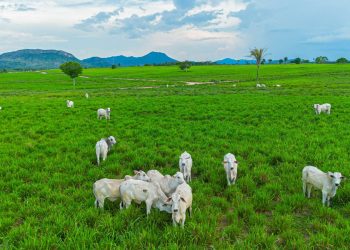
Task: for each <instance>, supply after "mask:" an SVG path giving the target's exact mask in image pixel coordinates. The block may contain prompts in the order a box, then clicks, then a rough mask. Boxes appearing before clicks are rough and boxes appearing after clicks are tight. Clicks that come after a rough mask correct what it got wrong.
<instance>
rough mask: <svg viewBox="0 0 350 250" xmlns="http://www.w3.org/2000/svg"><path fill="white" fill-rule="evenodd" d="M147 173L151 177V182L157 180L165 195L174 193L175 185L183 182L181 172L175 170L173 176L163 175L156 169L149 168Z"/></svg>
mask: <svg viewBox="0 0 350 250" xmlns="http://www.w3.org/2000/svg"><path fill="white" fill-rule="evenodd" d="M147 175H148V176H149V177H150V178H151V181H152V182H157V183H158V184H159V185H160V188H161V189H162V191H163V192H164V193H165V194H166V195H167V196H170V195H171V194H172V193H174V192H175V190H176V188H177V186H179V185H180V184H182V183H184V182H185V180H184V177H183V174H182V173H181V172H176V174H175V175H173V176H170V175H165V176H164V175H162V174H161V173H160V172H159V171H157V170H149V171H148V172H147Z"/></svg>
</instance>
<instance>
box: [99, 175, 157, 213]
mask: <svg viewBox="0 0 350 250" xmlns="http://www.w3.org/2000/svg"><path fill="white" fill-rule="evenodd" d="M134 174H135V175H134V176H126V177H125V179H107V178H103V179H100V180H98V181H96V182H95V183H94V185H93V192H94V195H95V199H96V200H95V207H96V208H100V209H103V207H104V201H105V199H106V198H107V199H108V200H110V201H116V200H117V199H118V198H119V197H120V192H119V186H120V184H121V183H122V182H123V181H125V180H127V179H134V180H141V181H150V178H149V177H148V176H147V174H146V173H145V172H143V171H142V170H140V171H136V170H135V171H134Z"/></svg>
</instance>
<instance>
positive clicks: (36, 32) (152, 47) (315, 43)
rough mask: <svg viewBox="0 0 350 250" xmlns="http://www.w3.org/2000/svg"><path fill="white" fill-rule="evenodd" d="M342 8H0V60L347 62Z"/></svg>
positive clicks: (9, 3) (135, 4)
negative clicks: (54, 53) (57, 54)
mask: <svg viewBox="0 0 350 250" xmlns="http://www.w3.org/2000/svg"><path fill="white" fill-rule="evenodd" d="M349 11H350V1H349V0H332V1H331V0H221V1H220V0H152V1H151V0H147V1H146V0H69V1H68V0H36V1H33V0H0V27H1V28H0V53H4V52H8V51H13V50H19V49H25V48H31V49H33V48H40V49H59V50H64V51H67V52H70V53H72V54H74V55H75V56H76V57H78V58H80V59H84V58H87V57H91V56H99V57H107V56H113V55H126V56H142V55H145V54H147V53H149V52H151V51H159V52H164V53H166V54H167V55H169V56H170V57H173V58H175V59H177V60H197V61H215V60H219V59H223V58H227V57H230V58H236V59H240V58H242V59H247V58H248V57H247V56H248V55H249V50H250V49H252V48H255V47H257V48H266V49H268V55H267V57H268V58H273V59H280V58H283V57H285V56H287V57H289V58H295V57H301V58H305V59H310V60H312V59H313V58H315V57H317V56H321V55H322V56H327V57H328V58H329V59H330V60H334V59H337V58H339V57H347V58H348V59H350V22H349V20H350V19H349V17H348V15H349Z"/></svg>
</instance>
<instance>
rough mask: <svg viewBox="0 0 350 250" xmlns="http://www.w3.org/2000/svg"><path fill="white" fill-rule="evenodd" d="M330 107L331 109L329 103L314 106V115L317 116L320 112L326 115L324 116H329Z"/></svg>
mask: <svg viewBox="0 0 350 250" xmlns="http://www.w3.org/2000/svg"><path fill="white" fill-rule="evenodd" d="M331 107H332V105H330V104H329V103H324V104H314V109H315V113H316V115H319V114H321V113H322V112H323V113H326V114H331Z"/></svg>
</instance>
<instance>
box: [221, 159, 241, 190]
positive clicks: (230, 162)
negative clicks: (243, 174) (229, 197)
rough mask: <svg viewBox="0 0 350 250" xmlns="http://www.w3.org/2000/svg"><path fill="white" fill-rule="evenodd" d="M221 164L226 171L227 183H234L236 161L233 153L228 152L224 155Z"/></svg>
mask: <svg viewBox="0 0 350 250" xmlns="http://www.w3.org/2000/svg"><path fill="white" fill-rule="evenodd" d="M223 164H224V168H225V172H226V179H227V185H229V186H231V184H235V183H236V179H237V167H238V161H237V160H236V157H235V156H234V155H233V154H231V153H228V154H226V155H225V156H224V161H223Z"/></svg>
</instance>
